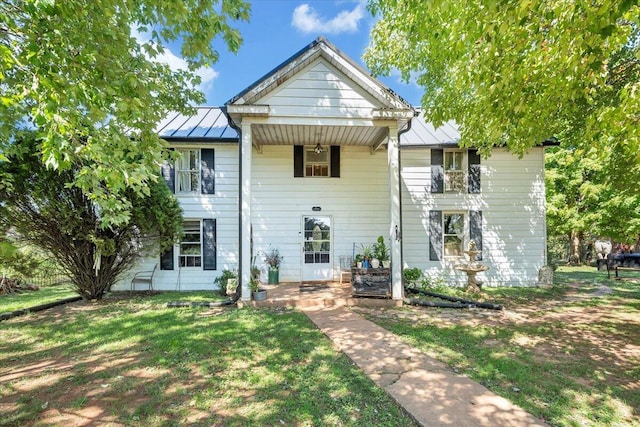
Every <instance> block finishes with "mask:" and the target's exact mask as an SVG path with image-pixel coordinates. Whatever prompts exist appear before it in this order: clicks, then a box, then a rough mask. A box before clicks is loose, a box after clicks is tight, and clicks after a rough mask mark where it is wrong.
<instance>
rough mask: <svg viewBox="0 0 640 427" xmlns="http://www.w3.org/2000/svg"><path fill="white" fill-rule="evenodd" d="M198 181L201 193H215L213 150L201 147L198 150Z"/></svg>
mask: <svg viewBox="0 0 640 427" xmlns="http://www.w3.org/2000/svg"><path fill="white" fill-rule="evenodd" d="M200 181H201V190H202V194H215V193H216V186H215V168H214V150H213V149H212V148H203V149H202V150H200Z"/></svg>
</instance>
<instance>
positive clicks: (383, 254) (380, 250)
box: [373, 236, 391, 268]
mask: <svg viewBox="0 0 640 427" xmlns="http://www.w3.org/2000/svg"><path fill="white" fill-rule="evenodd" d="M373 258H375V259H377V260H378V261H380V262H381V263H382V266H383V267H384V268H389V267H390V265H391V261H390V260H389V246H387V244H386V242H385V241H384V237H382V236H378V241H377V242H376V243H375V244H374V245H373Z"/></svg>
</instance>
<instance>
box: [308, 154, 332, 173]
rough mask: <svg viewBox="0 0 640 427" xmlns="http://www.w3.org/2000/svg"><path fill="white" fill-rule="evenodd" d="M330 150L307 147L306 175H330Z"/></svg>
mask: <svg viewBox="0 0 640 427" xmlns="http://www.w3.org/2000/svg"><path fill="white" fill-rule="evenodd" d="M329 156H330V154H329V150H327V148H326V147H325V148H324V149H318V148H317V147H305V156H304V176H329V170H330V164H329Z"/></svg>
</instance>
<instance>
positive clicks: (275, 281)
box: [267, 269, 280, 285]
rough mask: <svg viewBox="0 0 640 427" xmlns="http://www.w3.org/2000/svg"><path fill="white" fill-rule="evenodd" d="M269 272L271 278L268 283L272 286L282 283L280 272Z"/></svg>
mask: <svg viewBox="0 0 640 427" xmlns="http://www.w3.org/2000/svg"><path fill="white" fill-rule="evenodd" d="M267 272H268V277H269V280H268V283H269V284H270V285H277V284H278V283H279V282H280V271H279V270H271V269H269V270H268V271H267Z"/></svg>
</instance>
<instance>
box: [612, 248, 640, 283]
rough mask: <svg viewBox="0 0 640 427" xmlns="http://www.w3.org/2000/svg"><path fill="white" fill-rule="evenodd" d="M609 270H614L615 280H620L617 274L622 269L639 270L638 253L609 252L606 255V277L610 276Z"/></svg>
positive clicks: (639, 257) (639, 255) (639, 260)
mask: <svg viewBox="0 0 640 427" xmlns="http://www.w3.org/2000/svg"><path fill="white" fill-rule="evenodd" d="M611 270H614V271H615V280H620V279H621V277H620V275H619V274H618V272H619V271H620V270H623V271H640V254H615V255H613V254H609V257H607V278H609V279H610V278H611Z"/></svg>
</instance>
